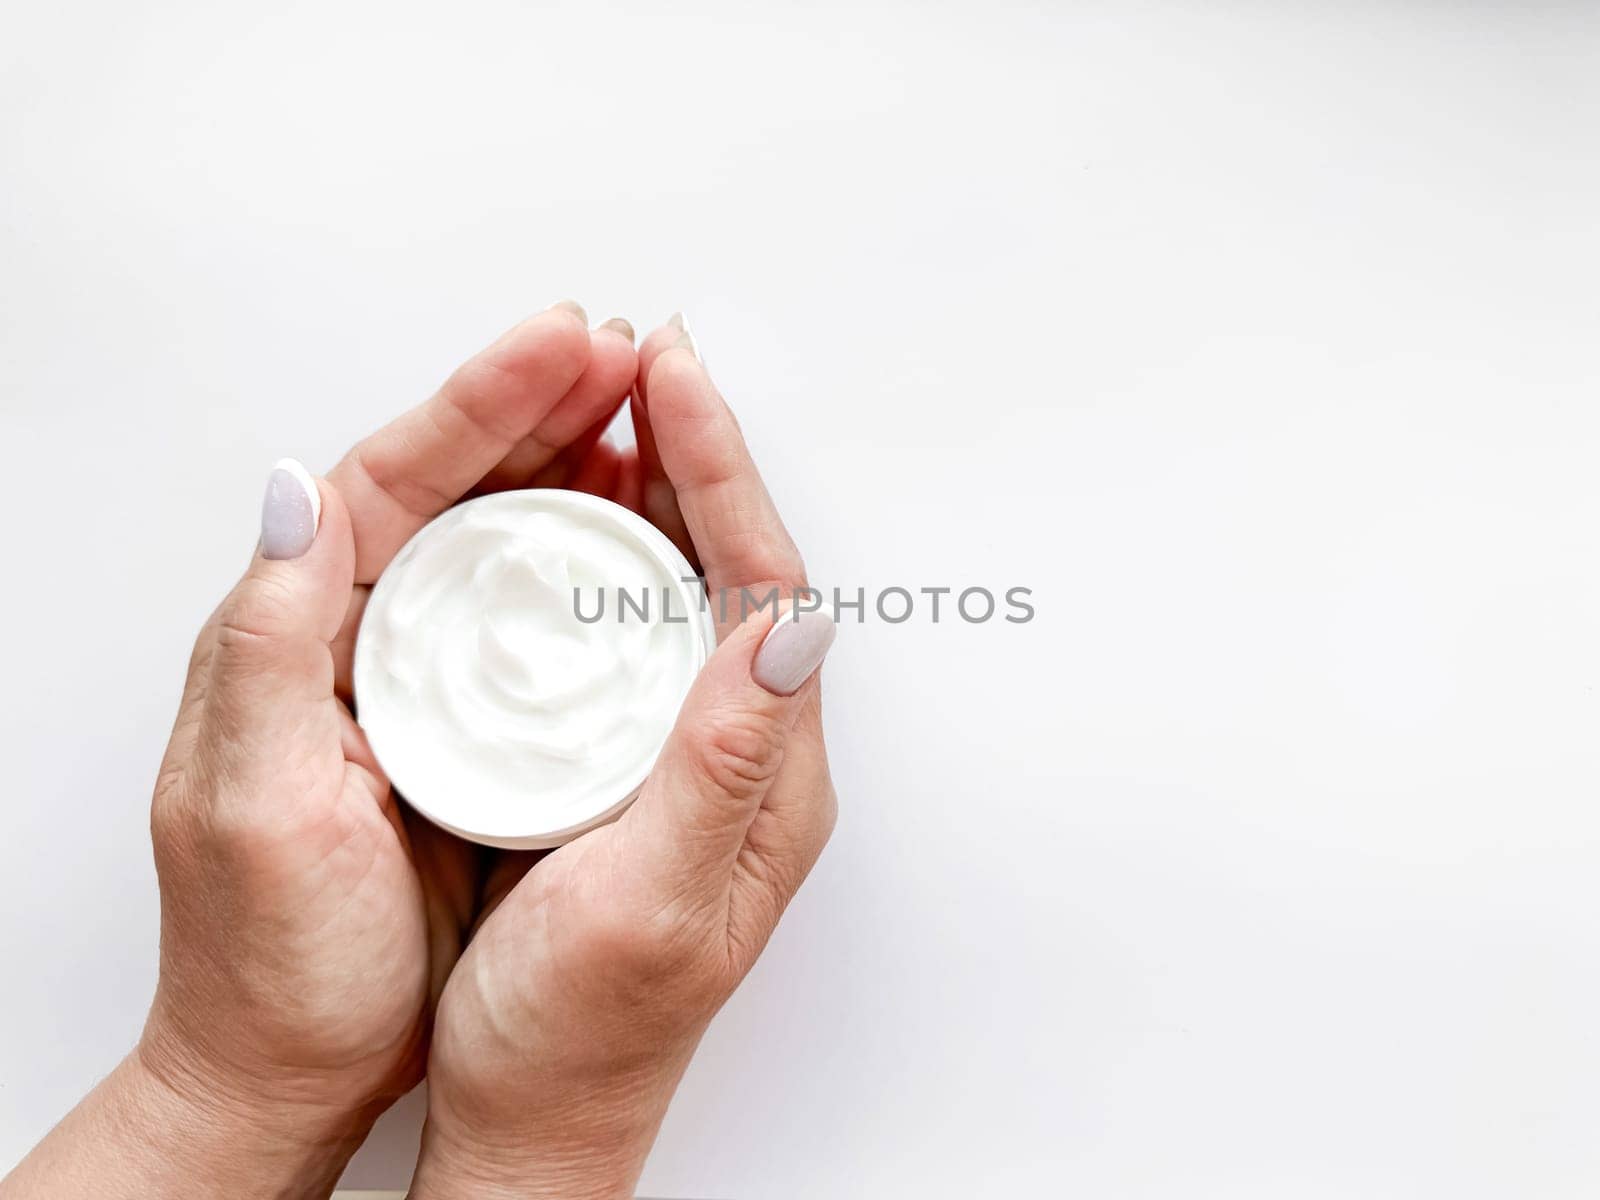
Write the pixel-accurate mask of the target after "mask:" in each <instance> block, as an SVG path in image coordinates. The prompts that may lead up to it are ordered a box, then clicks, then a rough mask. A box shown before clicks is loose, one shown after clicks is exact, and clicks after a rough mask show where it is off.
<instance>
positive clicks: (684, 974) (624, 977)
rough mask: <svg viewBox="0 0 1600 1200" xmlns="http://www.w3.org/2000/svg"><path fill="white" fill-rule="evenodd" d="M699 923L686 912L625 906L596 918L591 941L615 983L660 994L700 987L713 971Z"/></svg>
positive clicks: (627, 989) (626, 988)
mask: <svg viewBox="0 0 1600 1200" xmlns="http://www.w3.org/2000/svg"><path fill="white" fill-rule="evenodd" d="M696 929H697V926H696V925H695V923H694V922H692V921H686V920H684V919H683V917H682V914H675V913H665V912H663V913H660V914H656V915H654V916H649V915H645V916H641V915H640V914H638V913H637V912H634V911H629V910H626V909H621V910H617V911H614V912H612V913H610V914H609V915H608V916H605V917H602V918H601V919H600V920H598V921H597V922H596V923H595V926H594V927H593V928H592V930H591V931H590V942H591V945H592V947H593V949H594V951H595V953H596V954H597V955H598V956H599V958H600V960H601V961H602V962H603V963H604V964H605V968H606V974H607V976H608V977H609V978H610V980H611V982H612V985H613V987H617V988H620V989H622V990H624V991H627V992H630V993H631V992H634V991H649V992H652V993H657V994H659V993H660V992H661V991H662V990H663V989H665V988H667V987H669V986H671V987H672V988H674V989H675V990H678V989H682V988H684V987H686V986H687V987H690V988H695V987H697V986H698V984H699V982H700V981H701V980H702V979H703V978H704V977H705V976H706V975H707V974H708V971H707V961H708V956H707V955H706V954H705V953H703V947H702V945H701V939H700V938H699V937H698V936H697V933H696Z"/></svg>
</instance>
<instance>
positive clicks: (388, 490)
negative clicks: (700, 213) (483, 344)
mask: <svg viewBox="0 0 1600 1200" xmlns="http://www.w3.org/2000/svg"><path fill="white" fill-rule="evenodd" d="M588 361H589V329H588V319H587V318H586V317H585V316H584V313H583V309H582V308H580V307H579V306H578V305H577V304H576V303H574V302H573V301H570V300H564V301H562V302H561V303H560V304H557V305H555V306H554V307H552V308H549V309H546V310H545V311H544V312H542V313H540V314H538V315H537V316H535V317H530V318H529V319H528V320H526V321H524V322H522V324H520V325H518V326H517V327H516V328H515V329H512V330H511V331H510V332H509V333H507V334H505V335H504V336H503V337H501V338H500V340H499V341H497V342H495V343H494V344H493V345H492V346H490V347H489V348H488V349H486V350H483V351H481V352H480V353H478V354H476V355H474V356H473V357H472V358H470V359H468V360H467V361H466V362H465V363H464V364H462V365H461V366H460V367H458V368H457V369H456V370H455V372H454V373H453V374H452V375H451V376H450V378H449V379H447V380H446V381H445V383H444V385H443V386H442V387H441V388H440V389H439V390H438V392H437V393H435V394H434V396H433V397H432V398H431V399H429V400H426V401H424V402H423V403H422V404H420V405H418V406H417V407H416V408H413V409H412V410H411V411H410V412H407V413H405V414H403V415H401V416H400V417H397V418H396V419H395V420H394V421H392V422H390V423H389V424H388V425H386V426H384V427H383V428H382V429H380V430H378V431H377V432H376V433H374V434H372V435H370V436H369V437H366V438H364V439H362V440H361V441H360V442H358V443H357V444H356V445H355V446H354V447H353V448H352V449H351V450H350V452H349V453H348V454H346V455H345V456H344V458H343V459H341V460H340V462H339V465H338V466H336V467H334V468H333V470H331V471H329V472H328V481H329V482H330V483H332V484H333V485H334V486H335V487H336V488H338V489H339V494H340V495H341V496H343V497H344V501H345V505H346V507H347V508H348V509H349V510H350V522H351V525H352V526H353V528H354V532H355V543H356V575H355V581H356V583H358V584H362V583H372V582H373V581H374V580H376V579H377V578H378V575H379V574H380V573H381V572H382V570H383V568H384V567H385V566H387V565H388V563H389V560H390V559H391V558H393V557H394V555H395V552H396V551H397V550H399V549H400V547H401V546H403V545H404V544H405V543H406V541H407V540H408V539H409V538H410V537H411V535H412V534H414V533H415V532H416V531H417V530H418V529H421V528H422V526H424V525H425V524H427V523H428V522H429V521H431V520H432V519H433V518H434V517H436V516H438V515H439V514H440V513H442V512H443V511H444V510H445V509H447V508H449V507H450V506H451V505H452V504H454V503H455V502H456V501H457V500H459V499H460V498H461V497H462V496H463V495H465V494H466V492H467V490H468V489H469V488H471V487H472V485H473V484H475V483H477V482H478V480H480V479H482V478H483V476H484V475H486V474H487V473H488V472H489V471H490V470H491V469H492V468H493V467H494V466H495V464H496V463H498V462H499V461H500V460H501V459H502V458H504V457H505V455H506V454H507V452H508V451H510V450H511V448H512V447H513V446H515V445H516V444H517V443H518V442H520V441H521V440H522V439H523V438H524V437H526V436H527V435H528V434H529V433H530V432H531V431H532V430H533V429H534V427H535V426H537V425H538V424H539V422H540V421H541V420H542V419H543V418H544V417H545V415H546V414H547V413H549V412H550V410H551V409H553V408H554V407H555V406H556V404H557V403H559V402H560V400H561V398H562V397H563V396H564V395H566V394H567V391H568V390H569V389H570V388H571V387H572V385H573V384H574V383H575V382H577V379H578V377H579V376H580V375H582V374H583V369H584V367H585V365H587V363H588Z"/></svg>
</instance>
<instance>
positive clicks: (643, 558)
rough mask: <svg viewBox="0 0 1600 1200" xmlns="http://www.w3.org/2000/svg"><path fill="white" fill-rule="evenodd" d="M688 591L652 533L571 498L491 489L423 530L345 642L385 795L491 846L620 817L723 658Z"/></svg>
mask: <svg viewBox="0 0 1600 1200" xmlns="http://www.w3.org/2000/svg"><path fill="white" fill-rule="evenodd" d="M693 576H694V570H693V568H691V567H690V566H689V563H688V562H687V561H686V560H685V559H684V557H683V555H682V554H681V553H679V551H678V549H677V547H675V546H674V545H673V544H672V543H671V542H670V541H668V540H667V538H666V536H665V535H664V534H662V533H661V532H660V531H659V530H657V529H656V528H655V527H654V526H652V525H650V524H649V523H648V522H647V521H645V520H644V519H643V518H641V517H639V516H637V515H636V514H634V513H632V512H630V511H629V510H627V509H625V508H623V507H621V506H620V505H617V504H613V503H611V502H610V501H609V500H601V499H599V498H597V497H595V496H589V495H585V494H583V493H581V492H567V491H559V490H556V489H553V488H540V489H535V490H532V491H518V492H500V493H497V494H495V495H490V496H483V497H480V498H479V499H476V500H469V501H467V502H466V503H465V504H460V505H457V506H456V507H455V508H452V509H450V510H449V511H447V512H445V513H444V514H443V515H441V516H439V517H438V518H436V519H435V520H434V521H432V522H430V523H429V524H428V525H426V526H424V527H423V528H422V529H421V530H420V531H419V532H418V533H417V535H416V536H415V537H413V538H412V539H411V540H410V541H409V542H408V543H406V545H405V546H404V547H403V548H402V549H401V551H400V553H399V554H397V555H395V557H394V561H393V562H391V563H390V564H389V566H388V567H387V568H386V569H385V570H384V572H383V575H382V577H381V578H380V579H379V580H378V582H377V585H376V586H375V587H374V588H373V589H372V595H371V597H370V598H369V599H368V602H367V609H366V613H365V614H364V615H363V617H362V621H361V633H360V636H359V637H358V639H357V642H356V653H355V698H356V711H357V716H358V718H359V719H360V722H361V727H362V728H363V729H364V730H365V731H366V734H367V738H368V740H369V741H370V742H371V744H372V749H373V752H374V753H375V754H376V755H377V757H378V762H379V763H380V764H381V765H382V766H383V769H384V771H385V772H387V773H388V775H389V779H390V781H391V782H392V783H393V784H394V786H395V788H396V789H397V790H398V791H399V792H400V794H401V795H403V796H404V797H405V798H406V800H407V801H408V802H409V803H410V804H411V806H412V807H413V808H415V809H416V810H417V811H418V812H420V813H422V814H423V815H424V816H426V817H427V818H428V819H429V820H431V821H433V822H434V823H435V824H437V825H441V826H443V827H444V828H446V829H448V830H450V831H451V832H453V833H457V834H459V835H461V836H462V837H464V838H470V839H471V840H472V841H475V842H482V843H484V844H486V845H491V846H505V847H508V848H514V849H529V848H536V847H542V846H557V845H560V844H561V843H563V842H566V841H570V840H571V839H572V838H575V837H577V836H578V834H580V833H583V832H584V831H585V830H588V829H592V828H594V827H595V826H596V825H600V824H603V823H604V822H606V821H608V820H610V819H611V818H612V817H614V816H616V815H617V814H618V813H620V812H621V811H622V810H623V809H624V808H626V807H627V806H628V804H629V803H630V802H631V801H632V800H633V798H634V797H635V796H636V795H637V794H638V791H639V787H640V785H641V784H643V782H644V780H645V776H646V775H648V774H649V772H650V769H651V767H652V766H653V765H654V764H655V761H656V755H657V754H658V753H659V752H660V750H661V746H662V743H663V742H665V740H666V737H667V734H668V732H669V731H670V730H671V728H672V725H673V722H674V720H676V718H677V715H678V709H679V707H680V706H681V705H682V703H683V698H684V696H685V695H686V694H687V693H688V691H689V686H690V684H692V683H693V682H694V678H695V675H696V674H697V673H698V672H699V670H700V668H701V666H702V665H704V663H705V661H706V659H707V658H708V657H709V656H710V654H711V651H712V649H713V647H714V646H715V645H716V637H715V633H714V631H713V627H712V624H711V614H710V611H709V606H708V605H707V603H706V600H705V593H704V591H703V590H702V589H701V587H700V585H699V584H698V582H696V581H695V580H694V578H693ZM686 580H687V582H686Z"/></svg>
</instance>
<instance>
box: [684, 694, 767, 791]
mask: <svg viewBox="0 0 1600 1200" xmlns="http://www.w3.org/2000/svg"><path fill="white" fill-rule="evenodd" d="M783 735H784V729H783V726H782V725H781V724H780V723H779V722H778V720H777V719H776V718H775V717H771V716H767V715H766V714H763V713H749V712H744V713H727V714H723V715H722V716H720V717H718V718H717V719H716V720H714V721H713V722H712V723H711V725H710V727H709V728H708V729H707V730H706V731H705V734H704V736H703V737H701V738H700V739H699V740H698V741H697V742H696V743H695V767H696V769H697V770H698V772H699V774H700V776H701V777H702V778H703V779H705V780H706V782H708V783H710V784H711V786H712V787H714V788H716V789H717V790H718V791H719V792H725V793H727V794H728V795H729V796H732V797H734V798H735V799H739V800H749V799H753V798H755V797H757V796H759V795H761V794H762V793H763V792H765V791H766V789H767V787H768V786H769V785H770V784H771V783H772V778H773V776H774V775H776V774H777V773H778V767H779V765H780V764H781V763H782V761H783V740H784V738H783Z"/></svg>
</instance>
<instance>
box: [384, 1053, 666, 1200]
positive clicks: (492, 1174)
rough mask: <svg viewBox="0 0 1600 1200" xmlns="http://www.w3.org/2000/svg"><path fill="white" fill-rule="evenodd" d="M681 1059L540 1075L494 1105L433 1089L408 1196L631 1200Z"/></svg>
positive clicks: (420, 1199) (425, 1199)
mask: <svg viewBox="0 0 1600 1200" xmlns="http://www.w3.org/2000/svg"><path fill="white" fill-rule="evenodd" d="M681 1074H682V1064H671V1065H670V1066H669V1065H663V1068H662V1069H660V1070H655V1071H650V1072H644V1073H640V1074H636V1075H629V1076H628V1077H624V1078H616V1079H589V1080H585V1081H583V1082H581V1083H577V1082H573V1083H563V1082H561V1081H558V1080H556V1079H553V1078H550V1077H549V1076H545V1077H541V1078H540V1079H539V1081H538V1082H539V1085H540V1086H539V1092H538V1098H537V1100H536V1101H533V1102H531V1103H530V1102H524V1103H511V1104H507V1105H505V1106H504V1107H503V1108H502V1109H501V1110H499V1111H489V1110H486V1109H485V1108H484V1107H483V1106H482V1105H480V1104H468V1105H465V1106H458V1105H454V1104H452V1103H451V1094H450V1089H449V1087H448V1086H444V1087H435V1088H433V1089H432V1090H431V1092H430V1097H429V1106H428V1121H427V1125H426V1127H425V1128H424V1130H423V1136H422V1153H421V1156H420V1158H419V1159H418V1162H417V1170H416V1175H415V1178H414V1181H413V1183H412V1188H411V1192H410V1200H469V1198H470V1200H547V1198H548V1200H555V1198H557V1197H559V1198H560V1200H631V1198H632V1196H633V1189H634V1185H635V1184H636V1183H637V1182H638V1179H639V1175H640V1174H641V1172H642V1171H643V1169H644V1163H645V1159H646V1157H647V1156H648V1155H649V1152H650V1147H651V1145H652V1144H653V1143H654V1142H655V1138H656V1133H657V1132H658V1131H659V1129H660V1127H661V1121H662V1118H663V1117H664V1116H665V1115H666V1110H667V1105H668V1103H669V1102H670V1101H671V1098H672V1093H673V1091H674V1089H675V1088H676V1086H677V1081H678V1078H679V1076H680V1075H681Z"/></svg>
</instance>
